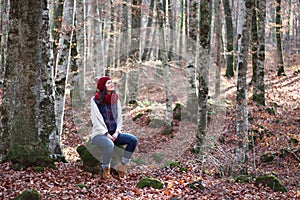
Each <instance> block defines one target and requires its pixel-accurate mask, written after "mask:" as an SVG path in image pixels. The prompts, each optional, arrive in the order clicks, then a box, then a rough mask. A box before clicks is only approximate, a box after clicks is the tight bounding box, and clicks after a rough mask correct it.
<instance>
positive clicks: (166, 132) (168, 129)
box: [162, 125, 172, 135]
mask: <svg viewBox="0 0 300 200" xmlns="http://www.w3.org/2000/svg"><path fill="white" fill-rule="evenodd" d="M162 134H163V135H170V134H172V126H169V125H165V127H164V130H163V132H162Z"/></svg>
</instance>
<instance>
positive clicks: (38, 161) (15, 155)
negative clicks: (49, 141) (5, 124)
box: [5, 143, 55, 170]
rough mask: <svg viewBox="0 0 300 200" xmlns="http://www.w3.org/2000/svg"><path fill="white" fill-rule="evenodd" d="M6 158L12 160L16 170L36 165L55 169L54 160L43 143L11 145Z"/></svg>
mask: <svg viewBox="0 0 300 200" xmlns="http://www.w3.org/2000/svg"><path fill="white" fill-rule="evenodd" d="M5 160H6V161H11V162H12V168H14V170H20V169H23V168H28V167H34V166H39V167H51V168H54V169H55V165H54V162H53V160H51V159H50V157H49V152H48V150H47V148H46V146H45V145H44V144H42V143H31V144H27V145H14V146H11V148H10V149H9V153H8V155H7V157H6V158H5Z"/></svg>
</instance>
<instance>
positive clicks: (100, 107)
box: [91, 76, 137, 179]
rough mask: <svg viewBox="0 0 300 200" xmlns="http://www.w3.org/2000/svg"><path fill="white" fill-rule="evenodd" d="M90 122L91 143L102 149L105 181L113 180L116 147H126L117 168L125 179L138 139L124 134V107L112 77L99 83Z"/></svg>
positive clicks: (105, 77) (99, 80)
mask: <svg viewBox="0 0 300 200" xmlns="http://www.w3.org/2000/svg"><path fill="white" fill-rule="evenodd" d="M91 120H92V123H93V128H92V135H91V140H92V142H93V143H94V144H95V145H98V146H100V147H101V148H102V149H103V156H102V169H103V178H104V179H111V178H112V176H111V174H110V162H111V158H112V154H113V148H114V145H126V148H125V151H124V154H123V156H122V161H121V163H119V164H117V165H116V166H115V167H114V169H115V170H116V171H117V172H118V174H119V177H120V178H121V179H123V178H125V176H126V172H127V169H128V164H129V162H130V158H131V156H132V153H133V152H134V150H135V148H136V145H137V138H136V137H135V136H133V135H131V134H124V133H122V132H121V128H122V109H121V103H120V100H119V98H118V94H117V93H116V92H115V86H114V83H113V82H112V80H111V79H110V77H109V76H103V77H101V78H99V79H98V82H97V92H96V94H95V96H94V97H93V98H92V99H91Z"/></svg>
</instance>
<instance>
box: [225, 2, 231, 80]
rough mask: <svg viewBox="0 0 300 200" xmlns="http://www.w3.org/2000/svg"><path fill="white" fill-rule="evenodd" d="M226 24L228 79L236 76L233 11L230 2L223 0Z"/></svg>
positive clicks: (226, 74)
mask: <svg viewBox="0 0 300 200" xmlns="http://www.w3.org/2000/svg"><path fill="white" fill-rule="evenodd" d="M223 6H224V12H225V23H226V37H227V38H226V39H227V44H226V47H227V52H226V58H227V59H226V64H227V66H226V73H225V76H226V77H233V76H234V67H233V66H234V59H233V55H234V51H233V25H232V13H231V12H232V11H231V8H230V4H229V0H223Z"/></svg>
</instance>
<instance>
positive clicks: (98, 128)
mask: <svg viewBox="0 0 300 200" xmlns="http://www.w3.org/2000/svg"><path fill="white" fill-rule="evenodd" d="M91 121H92V124H93V128H92V134H91V139H93V137H95V136H96V135H99V134H100V135H104V134H105V133H107V132H108V130H107V127H106V124H105V122H104V119H103V117H102V115H101V113H100V111H99V109H98V107H97V104H96V102H95V101H94V97H93V98H92V99H91Z"/></svg>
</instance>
